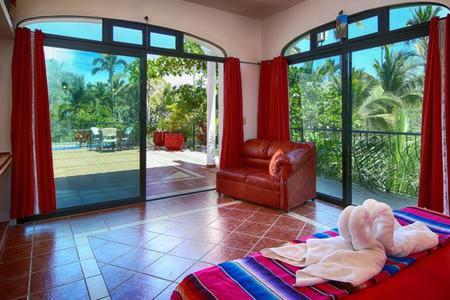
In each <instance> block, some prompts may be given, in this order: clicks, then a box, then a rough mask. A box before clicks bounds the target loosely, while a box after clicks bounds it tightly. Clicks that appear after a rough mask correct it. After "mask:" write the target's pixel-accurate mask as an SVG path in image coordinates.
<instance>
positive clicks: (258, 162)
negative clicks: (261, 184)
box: [243, 156, 270, 170]
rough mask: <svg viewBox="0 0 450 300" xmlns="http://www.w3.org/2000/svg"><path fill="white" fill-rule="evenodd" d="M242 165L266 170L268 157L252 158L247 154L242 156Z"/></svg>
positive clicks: (268, 162) (268, 161)
mask: <svg viewBox="0 0 450 300" xmlns="http://www.w3.org/2000/svg"><path fill="white" fill-rule="evenodd" d="M243 162H244V166H246V167H250V168H261V169H265V170H268V169H269V164H270V160H268V159H261V158H254V157H249V156H244V157H243Z"/></svg>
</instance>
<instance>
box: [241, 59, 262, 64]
mask: <svg viewBox="0 0 450 300" xmlns="http://www.w3.org/2000/svg"><path fill="white" fill-rule="evenodd" d="M241 64H249V65H259V62H252V61H245V60H241Z"/></svg>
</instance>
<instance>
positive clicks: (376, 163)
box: [291, 128, 421, 197]
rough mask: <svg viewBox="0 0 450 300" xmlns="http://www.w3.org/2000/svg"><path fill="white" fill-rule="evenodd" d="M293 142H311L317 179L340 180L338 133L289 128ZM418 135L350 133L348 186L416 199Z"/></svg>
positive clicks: (339, 139)
mask: <svg viewBox="0 0 450 300" xmlns="http://www.w3.org/2000/svg"><path fill="white" fill-rule="evenodd" d="M291 137H292V140H293V141H314V142H315V143H316V146H317V156H318V157H317V173H318V176H322V177H326V178H330V179H335V180H339V181H340V180H342V130H341V129H336V128H291ZM420 144H421V134H420V133H417V132H389V131H369V130H353V131H352V151H351V153H352V183H353V184H358V185H361V186H364V187H366V188H369V189H371V190H378V191H383V192H387V193H393V194H399V195H405V196H410V197H417V193H418V186H419V172H420Z"/></svg>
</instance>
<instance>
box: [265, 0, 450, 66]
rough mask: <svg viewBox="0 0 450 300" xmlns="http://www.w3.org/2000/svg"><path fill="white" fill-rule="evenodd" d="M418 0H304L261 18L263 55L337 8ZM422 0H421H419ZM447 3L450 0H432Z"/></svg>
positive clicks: (333, 16)
mask: <svg viewBox="0 0 450 300" xmlns="http://www.w3.org/2000/svg"><path fill="white" fill-rule="evenodd" d="M406 2H419V1H418V0H415V1H414V0H307V1H305V2H302V3H300V4H297V5H295V6H293V7H291V8H289V9H287V10H284V11H282V12H280V13H278V14H276V15H273V16H271V17H269V18H267V19H265V20H263V22H262V45H263V46H262V59H269V58H272V57H275V56H278V55H280V54H281V50H282V49H283V47H284V46H285V45H286V44H287V43H289V42H290V41H291V40H293V39H294V38H296V37H297V36H299V35H300V34H302V33H304V32H306V31H308V30H311V29H313V28H315V27H317V26H320V25H323V24H326V23H328V22H331V21H333V20H335V19H336V16H337V14H338V13H339V11H341V10H344V12H345V13H346V14H348V15H352V14H355V13H358V12H360V11H364V10H368V9H371V8H377V7H381V6H386V5H393V4H399V3H406ZM422 2H423V1H422ZM433 2H437V3H443V4H445V5H447V6H450V0H435V1H433Z"/></svg>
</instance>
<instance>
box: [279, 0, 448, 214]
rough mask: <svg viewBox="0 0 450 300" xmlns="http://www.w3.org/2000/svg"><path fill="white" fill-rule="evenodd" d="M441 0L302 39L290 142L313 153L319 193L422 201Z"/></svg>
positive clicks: (293, 73)
mask: <svg viewBox="0 0 450 300" xmlns="http://www.w3.org/2000/svg"><path fill="white" fill-rule="evenodd" d="M449 12H450V11H449V9H448V8H447V7H445V6H443V5H439V4H433V3H430V4H423V3H420V4H407V5H402V6H390V7H382V8H377V9H373V10H369V11H365V12H362V13H358V14H355V15H352V16H349V17H348V37H347V38H345V39H339V38H338V37H337V34H336V22H330V23H328V24H325V25H322V26H319V27H317V28H314V29H312V30H310V31H309V32H306V33H302V34H301V35H299V37H298V38H296V39H294V40H293V41H291V42H290V43H288V44H287V45H286V46H285V47H284V48H283V50H282V54H283V55H284V56H286V57H287V59H288V62H289V69H288V72H289V102H290V125H291V137H292V139H293V140H294V141H295V140H296V141H314V142H315V143H316V147H317V153H318V158H317V191H318V193H319V197H321V198H323V199H325V200H329V201H331V202H336V203H339V204H352V203H353V204H361V203H362V202H363V201H364V200H365V199H367V198H375V199H378V200H382V201H384V202H386V203H388V204H389V205H391V206H392V207H393V208H399V207H404V206H407V205H417V200H416V198H417V193H418V181H419V178H418V176H419V167H420V141H421V120H422V117H421V113H422V97H423V83H424V77H425V64H426V58H427V57H426V53H427V47H428V33H429V21H430V19H431V18H432V17H444V16H446V15H447V14H448V13H449Z"/></svg>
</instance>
